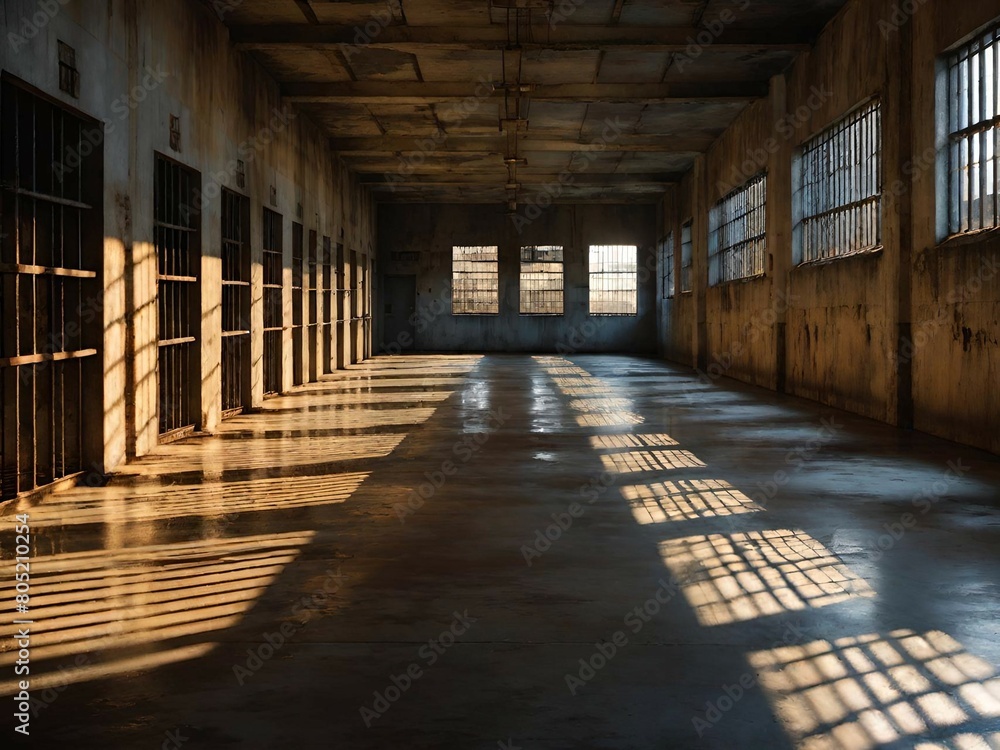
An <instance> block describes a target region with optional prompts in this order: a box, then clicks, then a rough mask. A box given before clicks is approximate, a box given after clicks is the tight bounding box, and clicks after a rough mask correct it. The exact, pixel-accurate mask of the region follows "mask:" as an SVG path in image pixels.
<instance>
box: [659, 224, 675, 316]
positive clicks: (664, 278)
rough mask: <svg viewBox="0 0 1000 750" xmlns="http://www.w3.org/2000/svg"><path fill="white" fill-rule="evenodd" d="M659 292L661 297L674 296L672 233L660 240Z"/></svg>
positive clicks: (668, 297)
mask: <svg viewBox="0 0 1000 750" xmlns="http://www.w3.org/2000/svg"><path fill="white" fill-rule="evenodd" d="M660 294H661V296H662V297H663V299H670V298H671V297H673V296H674V233H673V232H670V233H669V234H668V235H667V236H666V237H664V238H663V239H662V240H660Z"/></svg>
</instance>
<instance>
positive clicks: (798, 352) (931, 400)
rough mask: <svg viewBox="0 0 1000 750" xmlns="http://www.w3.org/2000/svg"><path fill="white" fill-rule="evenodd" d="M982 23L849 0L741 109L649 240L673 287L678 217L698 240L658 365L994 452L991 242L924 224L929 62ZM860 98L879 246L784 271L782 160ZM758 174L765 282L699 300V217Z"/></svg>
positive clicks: (932, 181) (665, 319)
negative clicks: (872, 122) (868, 135)
mask: <svg viewBox="0 0 1000 750" xmlns="http://www.w3.org/2000/svg"><path fill="white" fill-rule="evenodd" d="M903 6H905V7H906V8H910V9H911V10H912V13H907V12H906V10H905V9H904V7H903ZM997 17H1000V2H998V1H997V0H990V2H984V3H976V4H961V5H959V6H956V5H955V4H949V3H947V2H944V1H943V0H923V1H922V2H915V3H910V4H900V3H897V2H893V1H892V0H867V1H865V2H862V1H861V0H854V1H853V2H850V3H849V4H848V5H847V6H845V8H844V9H843V10H842V12H841V13H840V14H838V16H837V17H836V18H835V19H834V20H833V21H832V22H831V23H830V24H829V25H828V27H827V28H826V30H825V31H824V32H823V34H822V35H821V37H820V38H819V40H818V41H817V43H816V45H815V47H814V49H812V50H811V51H809V52H807V53H804V54H803V55H802V56H801V57H800V58H798V59H797V61H796V62H795V64H794V65H793V66H792V68H791V69H790V70H789V71H788V72H787V73H786V74H785V75H782V76H777V77H776V78H774V79H773V80H772V83H771V90H770V95H769V97H768V99H767V100H766V101H762V102H758V103H755V104H754V105H752V106H751V107H748V108H747V109H746V110H745V111H744V112H743V113H742V114H741V115H740V117H739V118H737V120H736V121H735V122H734V123H733V125H732V126H731V127H730V128H729V129H728V130H727V131H726V133H724V134H723V136H722V137H721V138H720V139H719V140H718V141H717V142H716V144H715V145H714V146H713V147H712V149H711V150H710V152H709V153H708V154H707V156H706V158H705V159H704V162H703V164H702V165H699V166H696V168H695V169H694V170H692V171H691V172H690V173H689V174H688V175H687V177H686V178H685V180H684V181H683V183H682V184H681V186H680V193H679V194H678V195H676V196H668V197H667V198H665V199H664V202H663V204H662V206H661V215H662V221H663V226H664V227H674V226H676V231H677V232H678V234H677V235H676V236H677V238H678V240H677V242H678V253H677V273H678V274H679V269H680V250H679V237H680V234H679V231H680V230H679V227H680V223H681V222H682V221H684V220H685V219H686V218H688V217H690V216H691V215H692V214H693V215H694V218H695V228H696V231H695V233H694V238H695V247H694V253H695V266H696V274H695V278H696V288H695V290H694V291H693V292H692V293H691V295H678V298H677V299H675V300H674V301H672V302H666V303H663V302H661V303H660V306H659V308H660V309H659V314H658V320H659V325H660V330H659V332H658V338H659V341H660V346H661V350H662V352H663V353H664V356H667V357H669V358H671V359H676V360H678V361H682V362H690V361H691V360H692V359H693V360H694V361H696V362H698V363H699V365H700V366H701V367H704V368H705V369H706V372H707V373H708V375H710V376H722V375H728V376H732V377H736V378H739V379H741V380H746V381H748V382H753V383H757V384H760V385H764V386H767V387H770V388H775V389H779V390H787V391H788V392H790V393H794V394H797V395H801V396H805V397H807V398H812V399H816V400H819V401H823V402H825V403H828V404H831V405H834V406H838V407H841V408H844V409H848V410H850V411H854V412H857V413H860V414H864V415H867V416H870V417H874V418H876V419H880V420H883V421H886V422H890V423H893V424H900V425H903V426H909V425H911V424H914V425H915V426H916V427H918V428H919V429H923V430H927V431H929V432H934V433H936V434H939V435H943V436H946V437H950V438H952V439H955V440H959V441H962V442H966V443H971V444H974V445H979V446H982V447H985V448H988V449H990V450H993V451H1000V430H998V429H997V425H998V424H1000V394H998V389H997V385H996V384H997V382H998V375H1000V348H998V344H997V341H998V336H1000V241H998V240H997V239H996V235H995V234H994V235H989V234H987V235H985V236H981V237H979V238H975V239H973V240H972V241H967V242H964V243H959V244H956V243H954V242H953V243H946V244H945V246H944V247H942V246H941V241H942V239H944V238H943V237H942V236H941V235H940V233H939V232H938V231H937V228H936V225H935V216H936V206H937V205H938V201H939V200H943V199H944V195H945V193H944V192H943V191H944V190H945V189H946V186H945V183H943V182H942V180H941V178H940V174H939V173H937V172H936V171H935V170H936V169H940V166H941V165H940V159H938V163H937V165H935V153H938V154H940V153H943V150H942V148H941V146H942V144H941V142H939V140H938V138H939V134H938V133H937V131H936V121H937V120H936V114H937V112H938V108H939V104H938V102H937V101H936V92H935V82H936V80H937V66H938V64H939V61H940V59H941V57H940V56H941V54H942V53H943V52H945V51H946V50H947V49H948V48H949V47H951V46H953V45H955V44H956V43H958V42H960V41H963V40H965V39H967V38H968V37H969V36H970V34H972V33H973V32H975V31H976V30H978V29H979V28H981V27H982V26H983V25H985V24H987V23H989V22H990V21H992V20H994V19H996V18H997ZM872 97H879V98H880V100H881V105H882V183H883V207H882V245H883V247H882V249H881V250H880V251H878V252H874V253H866V254H863V255H858V256H853V257H847V258H841V259H836V260H832V261H829V262H826V263H815V264H805V265H799V266H796V265H794V263H793V257H792V253H793V248H792V215H791V214H792V208H791V197H792V158H793V154H794V152H795V150H796V149H797V148H798V147H799V146H801V144H802V143H803V142H805V141H806V140H807V139H808V138H810V137H811V136H812V135H814V134H816V133H818V132H820V131H822V130H823V129H825V128H826V127H827V126H829V125H830V124H832V123H834V122H836V121H837V120H839V119H841V118H842V117H843V116H844V115H845V114H847V113H848V112H850V111H851V110H853V109H854V108H856V107H857V106H858V105H860V104H862V103H864V102H865V101H867V100H869V99H870V98H872ZM760 170H766V171H767V175H768V185H767V192H768V195H767V203H768V205H767V246H768V254H769V260H768V268H767V271H766V275H765V276H764V277H763V278H759V279H754V280H747V281H741V282H735V283H730V284H723V285H719V286H716V287H707V278H706V277H705V276H704V275H703V274H702V273H701V272H700V271H699V270H698V266H699V263H702V264H704V263H705V262H706V260H707V233H706V232H704V231H701V230H700V229H699V215H705V216H706V217H707V211H708V210H709V209H710V207H711V206H712V205H713V204H714V203H715V202H716V201H717V200H718V199H719V198H720V197H721V196H722V195H724V194H725V192H726V191H727V190H728V189H730V188H732V187H734V186H737V185H739V184H742V183H743V182H745V181H746V180H747V179H749V178H750V177H751V176H753V174H755V173H756V172H758V171H760ZM688 296H689V297H690V300H688V299H686V297H688ZM702 298H703V299H704V315H703V316H702V315H701V314H700V313H699V310H698V307H699V300H700V299H702ZM692 307H693V308H694V310H693V312H689V309H690V308H692ZM702 321H703V322H702ZM702 325H703V326H704V329H705V330H704V331H702V330H701V327H702ZM702 341H703V342H704V344H705V349H706V351H705V352H704V355H702V354H700V353H699V342H702ZM911 379H912V386H911Z"/></svg>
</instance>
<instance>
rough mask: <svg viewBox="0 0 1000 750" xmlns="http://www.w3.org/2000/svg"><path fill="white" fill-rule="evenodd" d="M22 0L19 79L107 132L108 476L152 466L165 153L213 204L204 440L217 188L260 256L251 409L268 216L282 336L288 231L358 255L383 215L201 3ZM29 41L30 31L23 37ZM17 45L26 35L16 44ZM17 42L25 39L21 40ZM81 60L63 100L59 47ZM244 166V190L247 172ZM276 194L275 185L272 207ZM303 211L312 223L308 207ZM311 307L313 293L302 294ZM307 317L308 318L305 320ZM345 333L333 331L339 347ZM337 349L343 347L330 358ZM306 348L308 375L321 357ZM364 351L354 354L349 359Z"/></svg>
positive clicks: (209, 421) (5, 54) (14, 30)
mask: <svg viewBox="0 0 1000 750" xmlns="http://www.w3.org/2000/svg"><path fill="white" fill-rule="evenodd" d="M45 5H47V6H51V8H48V9H42V8H41V5H40V4H39V3H38V2H37V1H36V0H10V2H5V3H4V13H3V14H2V15H0V37H2V38H3V40H5V41H4V43H3V44H2V45H0V50H2V51H0V64H2V68H3V72H4V74H5V75H8V74H9V75H11V76H14V77H16V78H18V79H21V80H22V81H24V82H26V83H27V84H30V85H32V86H34V87H36V88H38V89H40V90H41V91H42V92H44V94H46V95H48V96H50V97H53V98H55V99H58V100H59V101H60V102H62V103H64V104H65V105H67V106H68V107H70V108H72V109H75V110H78V111H80V112H81V113H83V114H85V115H87V116H90V117H93V118H97V119H99V120H102V121H103V123H104V124H103V126H102V127H101V128H100V133H99V135H100V140H101V141H103V148H104V205H105V218H104V224H105V248H104V250H105V252H104V267H103V269H102V287H103V289H102V294H101V299H100V300H99V301H98V304H99V305H100V307H101V309H102V310H103V323H104V337H103V339H104V345H103V350H102V356H103V359H104V373H105V377H104V393H103V400H104V415H105V416H104V424H103V425H92V426H91V428H93V429H96V430H97V431H99V432H100V433H101V434H103V435H104V448H103V460H102V461H101V463H102V464H103V468H105V469H107V470H110V469H112V468H114V467H115V466H117V465H118V464H120V463H121V462H122V461H123V460H124V458H125V455H126V452H128V453H130V454H135V455H142V454H144V453H147V452H148V451H149V450H151V449H152V448H153V447H154V446H155V445H156V443H157V440H158V437H157V408H158V403H157V402H158V396H157V306H156V288H157V286H156V273H157V269H156V256H155V250H154V246H153V166H154V158H155V157H154V154H155V153H157V152H158V153H161V154H163V155H165V156H167V157H169V158H171V159H173V160H175V161H177V162H180V163H181V164H183V165H185V166H187V167H190V168H192V169H194V170H197V171H198V172H199V173H200V176H201V189H202V191H203V195H204V201H203V206H202V210H201V212H200V221H201V224H200V228H201V252H202V264H201V269H200V276H201V331H200V358H201V381H202V382H201V398H200V403H201V406H200V424H199V425H198V426H199V427H200V428H201V429H203V430H207V431H211V430H213V429H215V428H216V427H217V425H218V423H219V420H220V418H221V399H220V390H221V376H220V367H221V365H220V361H221V330H222V328H221V326H222V320H221V303H222V287H221V273H222V269H221V228H220V221H221V201H220V193H221V188H222V187H226V188H229V189H231V190H233V191H234V192H237V193H240V194H242V195H246V196H248V197H249V198H250V202H251V209H250V219H251V224H250V238H251V239H250V244H251V253H252V259H253V267H252V286H251V297H252V306H251V311H250V324H251V329H252V330H253V332H254V335H253V337H252V362H253V369H252V371H253V376H252V381H253V389H252V390H253V403H254V405H258V404H259V403H260V402H261V400H262V398H263V375H262V373H263V368H262V353H263V345H262V334H261V330H262V327H263V290H262V282H263V275H262V268H261V260H262V245H261V243H262V239H261V226H262V211H263V208H264V207H265V206H266V207H268V208H272V209H273V210H275V211H277V212H278V213H280V214H282V216H283V223H282V225H283V232H284V253H285V273H284V284H285V294H284V298H285V310H284V326H285V327H286V329H290V326H291V321H292V308H291V305H292V295H291V288H290V287H291V247H292V240H291V235H292V222H293V221H297V222H299V223H301V224H303V226H304V235H305V243H306V248H308V238H309V232H310V230H315V231H316V232H317V235H318V238H319V242H320V244H322V238H323V237H324V236H329V237H331V238H332V241H333V244H334V247H336V244H337V243H338V242H339V243H343V244H344V246H345V248H347V250H348V251H349V250H356V251H358V252H359V259H360V260H359V262H364V263H367V262H368V260H369V258H370V257H371V256H372V255H373V251H374V242H373V240H374V211H373V208H372V203H371V199H370V196H369V195H368V194H367V193H366V192H365V191H363V190H361V189H360V188H359V187H358V186H357V184H356V183H355V181H354V180H353V178H352V177H351V175H350V174H349V173H348V171H347V170H346V168H345V167H344V165H343V164H342V163H341V162H340V161H339V160H338V159H337V158H336V157H335V155H334V154H333V153H332V152H331V150H330V148H329V145H328V142H327V139H326V138H325V136H324V135H323V134H322V132H321V131H320V130H319V129H318V128H317V127H316V126H314V125H313V124H312V123H311V122H310V121H309V120H308V119H307V118H306V117H304V116H301V115H300V114H298V113H297V112H296V111H295V109H294V108H293V107H291V106H290V105H288V104H287V103H285V102H283V101H282V100H281V97H280V95H279V90H278V86H277V84H276V83H275V82H274V81H273V80H272V79H271V78H269V77H268V76H267V75H266V74H265V73H264V71H263V69H261V68H260V67H259V66H258V65H257V64H256V63H254V62H253V60H252V59H251V58H250V57H249V56H247V55H245V54H243V53H240V52H237V51H235V50H234V49H233V47H232V46H231V44H230V42H229V36H228V31H227V29H226V28H225V26H224V25H223V24H222V23H221V22H220V21H219V19H218V18H217V17H216V16H215V15H214V14H213V12H212V11H211V10H210V9H209V8H208V7H207V6H206V5H205V4H202V3H199V2H195V0H180V1H178V2H172V3H145V2H137V0H111V1H110V2H107V3H93V2H84V1H83V0H60V1H59V2H52V3H48V4H45ZM26 31H27V33H25V32H26ZM11 34H15V35H18V36H17V37H12V36H11ZM18 39H23V43H21V41H17V40H18ZM58 40H62V41H64V42H66V43H67V44H69V45H71V46H73V47H75V48H76V54H77V61H78V67H79V69H80V76H81V91H80V98H79V99H75V98H73V97H71V96H68V95H67V94H64V93H62V92H61V91H60V90H59V84H58V81H59V78H58V55H57V46H58V45H57V41H58ZM171 115H173V116H177V117H179V118H180V121H181V145H180V148H179V149H178V150H174V149H172V148H171V145H170V117H171ZM237 159H241V160H243V161H244V162H245V165H246V182H245V187H240V186H239V185H238V184H237V175H236V169H235V164H236V160H237ZM271 186H274V188H275V189H276V203H274V204H272V202H271V199H270V195H271ZM299 206H301V212H300V210H299ZM304 297H305V298H306V300H307V299H308V295H304ZM305 315H306V318H307V317H308V313H305ZM348 325H349V324H346V323H345V324H343V325H341V326H337V328H338V329H339V330H340V331H341V335H343V331H344V329H345V328H346V327H347V326H348ZM291 345H292V338H291V331H290V330H286V332H285V346H284V351H283V353H284V357H285V363H284V375H283V385H284V387H285V388H287V387H290V386H291V384H292V351H291ZM334 350H336V346H335V347H334ZM321 352H322V342H321V341H320V342H319V345H318V346H317V347H316V349H315V350H314V351H310V348H309V347H308V346H307V345H306V346H304V351H303V359H304V362H305V364H306V372H308V369H309V367H308V363H309V361H310V359H311V358H316V357H320V356H321ZM362 352H363V346H362V345H361V344H359V343H354V344H352V350H351V354H350V359H351V360H352V361H357V360H358V359H359V358H360V357H361V356H362Z"/></svg>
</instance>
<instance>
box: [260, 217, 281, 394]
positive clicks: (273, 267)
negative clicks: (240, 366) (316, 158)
mask: <svg viewBox="0 0 1000 750" xmlns="http://www.w3.org/2000/svg"><path fill="white" fill-rule="evenodd" d="M281 223H282V217H281V214H279V213H277V212H275V211H272V210H271V209H269V208H265V209H264V225H263V229H264V238H263V240H264V241H263V246H264V247H263V249H264V393H266V394H272V393H280V392H281V358H282V335H283V334H284V312H285V294H284V286H283V284H282V268H283V265H284V264H283V261H282V253H283V243H282V234H281V232H282V229H281Z"/></svg>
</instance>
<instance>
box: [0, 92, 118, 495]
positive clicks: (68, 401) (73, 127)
mask: <svg viewBox="0 0 1000 750" xmlns="http://www.w3.org/2000/svg"><path fill="white" fill-rule="evenodd" d="M0 114H2V117H0V500H7V499H10V498H12V497H15V496H17V495H18V494H20V493H24V492H31V491H33V490H35V489H38V488H40V487H43V486H45V485H49V484H51V483H53V482H55V481H57V480H60V479H65V478H67V477H71V476H73V475H75V474H77V473H79V472H81V471H83V470H85V469H89V468H91V467H92V462H94V461H96V460H98V459H99V458H100V447H101V446H102V445H103V419H102V416H103V409H104V403H103V377H102V373H101V363H100V357H98V356H97V353H98V349H99V347H100V346H101V343H100V337H101V331H102V330H103V325H102V323H103V312H102V311H103V298H102V295H101V285H100V281H99V278H100V277H99V269H100V268H101V265H102V262H101V259H102V257H103V237H104V231H103V213H104V212H103V208H102V205H101V196H102V195H103V150H102V148H101V147H100V146H97V147H95V146H93V145H92V142H96V143H100V135H101V132H102V131H101V126H100V124H99V123H97V122H96V121H88V120H85V119H83V118H81V117H79V116H77V115H75V114H73V113H70V112H68V111H66V110H65V109H63V108H62V107H61V106H60V105H58V104H55V103H53V102H51V101H49V100H48V99H44V98H42V97H40V96H37V95H35V94H33V93H30V92H28V91H26V90H24V89H22V88H20V87H19V86H18V85H16V84H15V83H13V82H12V81H11V80H9V79H4V80H3V81H2V83H0ZM91 441H92V446H91Z"/></svg>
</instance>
